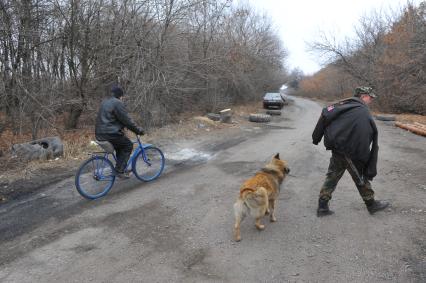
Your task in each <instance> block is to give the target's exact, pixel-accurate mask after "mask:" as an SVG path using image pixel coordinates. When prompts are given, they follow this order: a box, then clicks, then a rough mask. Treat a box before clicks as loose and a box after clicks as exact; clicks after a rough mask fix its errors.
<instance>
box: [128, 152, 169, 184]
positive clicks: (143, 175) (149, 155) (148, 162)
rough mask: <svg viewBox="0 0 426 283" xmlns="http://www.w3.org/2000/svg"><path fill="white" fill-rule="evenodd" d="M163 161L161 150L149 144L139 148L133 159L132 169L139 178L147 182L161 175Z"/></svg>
mask: <svg viewBox="0 0 426 283" xmlns="http://www.w3.org/2000/svg"><path fill="white" fill-rule="evenodd" d="M164 163H165V161H164V154H163V152H162V151H161V150H160V149H158V148H156V147H154V146H149V147H146V148H144V150H141V151H140V152H139V153H138V155H137V156H136V157H135V159H133V163H132V167H133V168H132V170H133V173H134V174H135V176H136V177H137V178H138V179H139V180H142V181H145V182H149V181H152V180H154V179H156V178H158V176H160V175H161V173H162V172H163V169H164Z"/></svg>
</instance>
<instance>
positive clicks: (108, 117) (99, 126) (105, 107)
mask: <svg viewBox="0 0 426 283" xmlns="http://www.w3.org/2000/svg"><path fill="white" fill-rule="evenodd" d="M123 128H127V129H129V130H131V131H132V132H134V133H139V132H140V129H139V128H138V127H137V126H136V124H135V123H134V122H133V120H132V119H131V118H130V117H129V115H128V114H127V110H126V107H125V106H124V104H123V102H122V101H121V100H120V99H118V98H115V97H111V98H109V99H106V100H104V101H103V102H102V104H101V107H100V109H99V112H98V116H97V117H96V125H95V134H96V135H98V134H123V131H122V130H123Z"/></svg>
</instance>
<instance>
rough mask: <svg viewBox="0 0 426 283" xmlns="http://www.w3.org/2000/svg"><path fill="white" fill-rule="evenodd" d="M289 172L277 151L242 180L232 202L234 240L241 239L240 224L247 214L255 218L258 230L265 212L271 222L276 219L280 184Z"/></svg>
mask: <svg viewBox="0 0 426 283" xmlns="http://www.w3.org/2000/svg"><path fill="white" fill-rule="evenodd" d="M289 172H290V169H289V168H288V165H287V162H286V161H284V160H281V159H280V156H279V153H277V154H276V155H275V156H274V157H273V158H272V160H271V162H269V163H268V164H266V166H265V167H264V168H262V169H261V170H260V171H259V172H257V173H256V175H254V176H253V177H251V178H250V179H248V180H247V181H245V182H244V184H243V185H242V186H241V188H240V195H239V197H238V199H237V201H236V202H235V204H234V213H235V226H234V238H235V241H240V240H241V232H240V224H241V221H242V220H243V219H244V217H245V216H246V215H247V214H249V215H251V216H252V217H254V218H255V219H256V222H255V225H256V228H257V229H259V230H263V229H264V228H265V226H264V225H263V224H262V223H261V222H260V219H261V218H262V217H263V216H264V215H265V214H267V213H269V214H270V220H271V222H275V221H277V219H276V218H275V208H276V203H277V200H278V194H279V192H280V185H281V183H282V182H283V180H284V178H285V176H286V175H287V174H288V173H289Z"/></svg>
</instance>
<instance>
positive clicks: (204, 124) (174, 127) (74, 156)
mask: <svg viewBox="0 0 426 283" xmlns="http://www.w3.org/2000/svg"><path fill="white" fill-rule="evenodd" d="M262 111H263V110H261V104H259V103H252V104H247V105H243V106H237V107H233V108H232V112H233V116H232V120H233V123H230V124H227V123H220V122H215V121H212V120H210V119H208V118H206V117H205V116H195V115H194V114H192V115H190V114H185V115H184V116H182V117H181V119H177V121H178V122H177V123H175V124H170V125H166V126H164V127H161V128H156V129H152V130H151V131H149V133H148V134H147V135H145V136H144V137H143V141H144V142H147V143H155V144H157V145H161V144H162V143H164V142H170V141H173V140H175V139H191V138H194V137H196V136H199V135H208V134H213V133H214V132H217V131H221V130H224V129H229V128H232V127H239V126H240V125H243V124H245V123H249V122H248V119H247V117H248V115H249V113H256V112H262ZM128 135H129V137H132V136H133V134H132V133H129V134H128ZM27 138H28V137H27ZM18 140H19V141H20V142H25V140H23V137H21V138H15V139H12V137H9V138H8V139H7V141H6V142H5V141H4V140H3V146H2V148H1V149H2V152H3V155H2V156H1V155H0V172H2V173H1V174H0V203H5V202H7V201H11V200H14V199H18V198H20V197H23V196H25V195H28V194H31V193H34V192H36V191H38V190H40V189H43V188H44V187H46V186H48V185H50V184H53V183H56V182H59V181H61V180H63V179H65V178H68V177H71V176H73V175H74V174H75V172H76V170H77V168H78V166H79V165H80V164H81V162H82V161H83V160H85V159H87V157H88V154H90V153H91V152H93V151H95V150H96V149H97V147H96V146H93V145H92V144H91V141H92V140H94V135H93V129H92V128H82V129H79V130H76V131H74V132H72V133H67V134H66V135H64V137H62V140H63V143H64V157H63V158H57V159H55V160H48V161H32V162H21V161H19V160H17V159H16V158H12V157H11V154H10V152H8V148H10V145H11V143H12V141H14V142H16V141H18Z"/></svg>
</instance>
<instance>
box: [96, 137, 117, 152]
mask: <svg viewBox="0 0 426 283" xmlns="http://www.w3.org/2000/svg"><path fill="white" fill-rule="evenodd" d="M96 143H97V144H98V145H99V146H100V147H102V148H103V149H104V150H105V152H107V153H114V146H113V145H112V143H110V142H109V141H98V140H96Z"/></svg>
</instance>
